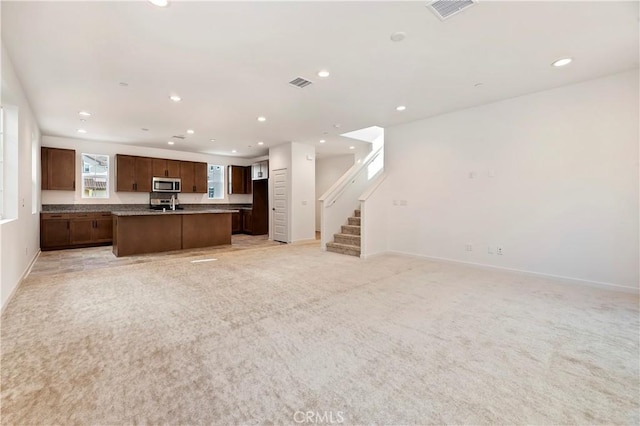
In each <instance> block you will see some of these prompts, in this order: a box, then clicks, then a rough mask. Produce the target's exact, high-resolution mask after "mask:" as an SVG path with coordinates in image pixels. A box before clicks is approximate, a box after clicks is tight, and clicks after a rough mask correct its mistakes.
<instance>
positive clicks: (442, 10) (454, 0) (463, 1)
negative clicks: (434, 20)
mask: <svg viewBox="0 0 640 426" xmlns="http://www.w3.org/2000/svg"><path fill="white" fill-rule="evenodd" d="M474 4H476V0H435V1H432V2H430V3H429V4H427V7H428V8H429V9H431V10H432V11H433V13H435V14H436V16H437V17H438V18H440V19H441V20H443V21H444V20H445V19H448V18H451V17H452V16H453V15H455V14H457V13H460V12H462V11H463V10H465V9H466V8H468V7H469V6H473V5H474Z"/></svg>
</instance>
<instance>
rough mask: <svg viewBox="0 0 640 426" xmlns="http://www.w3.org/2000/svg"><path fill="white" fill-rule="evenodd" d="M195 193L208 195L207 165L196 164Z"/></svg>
mask: <svg viewBox="0 0 640 426" xmlns="http://www.w3.org/2000/svg"><path fill="white" fill-rule="evenodd" d="M193 171H194V191H193V192H197V193H198V194H206V193H207V163H194V164H193Z"/></svg>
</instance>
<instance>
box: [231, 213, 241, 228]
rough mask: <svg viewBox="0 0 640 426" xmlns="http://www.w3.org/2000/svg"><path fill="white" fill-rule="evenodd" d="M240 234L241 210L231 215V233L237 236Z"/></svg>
mask: <svg viewBox="0 0 640 426" xmlns="http://www.w3.org/2000/svg"><path fill="white" fill-rule="evenodd" d="M241 232H242V210H239V211H237V212H236V213H231V233H232V234H239V233H241Z"/></svg>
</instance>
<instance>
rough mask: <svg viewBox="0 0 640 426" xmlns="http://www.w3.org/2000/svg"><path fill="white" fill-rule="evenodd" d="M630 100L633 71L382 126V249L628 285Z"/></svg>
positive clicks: (633, 128)
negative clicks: (385, 183) (385, 188)
mask: <svg viewBox="0 0 640 426" xmlns="http://www.w3.org/2000/svg"><path fill="white" fill-rule="evenodd" d="M638 102H639V100H638V70H637V69H636V70H634V71H631V72H626V73H622V74H617V75H612V76H608V77H605V78H600V79H596V80H592V81H587V82H584V83H580V84H575V85H571V86H565V87H561V88H557V89H554V90H548V91H544V92H540V93H536V94H532V95H527V96H522V97H518V98H513V99H509V100H505V101H501V102H496V103H493V104H488V105H483V106H479V107H475V108H471V109H467V110H463V111H458V112H454V113H450V114H445V115H441V116H438V117H433V118H430V119H425V120H421V121H417V122H413V123H410V124H405V125H399V126H395V127H391V128H388V129H386V142H385V151H386V152H385V168H386V170H387V173H388V175H389V177H388V180H389V184H390V186H391V192H390V194H391V195H390V197H391V198H390V199H388V200H387V206H388V208H389V213H390V214H389V229H388V231H389V235H388V242H389V248H390V250H392V251H397V252H405V253H411V254H416V255H423V256H432V257H439V258H447V259H453V260H457V261H465V262H473V263H480V264H485V265H492V266H497V267H505V268H513V269H518V270H525V271H533V272H537V273H542V274H550V275H556V276H563V277H569V278H573V279H579V280H586V281H591V282H595V283H604V284H611V285H617V286H625V287H629V288H634V289H637V288H638V281H639V277H638V271H639V265H638V262H639V260H638V259H639V249H638V245H639V244H638V236H639V225H638V220H639V210H638V194H639V192H640V191H639V188H638V186H639V184H638V176H639V174H638V144H639V124H638V116H639V107H638ZM470 173H474V174H475V175H474V178H473V179H470V178H469V174H470ZM392 200H396V201H398V204H401V203H400V201H401V200H406V201H407V205H406V206H401V205H398V206H394V205H393V203H392ZM467 243H471V244H473V251H471V252H467V251H465V244H467ZM497 245H502V246H503V247H504V254H503V255H502V256H498V255H496V254H488V246H493V247H495V246H497Z"/></svg>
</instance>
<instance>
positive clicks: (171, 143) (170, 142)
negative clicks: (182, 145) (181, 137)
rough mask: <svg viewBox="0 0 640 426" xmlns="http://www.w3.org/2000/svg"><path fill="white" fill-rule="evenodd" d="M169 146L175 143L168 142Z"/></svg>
mask: <svg viewBox="0 0 640 426" xmlns="http://www.w3.org/2000/svg"><path fill="white" fill-rule="evenodd" d="M167 143H168V144H169V145H173V144H174V143H175V142H174V141H169V142H167Z"/></svg>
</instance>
